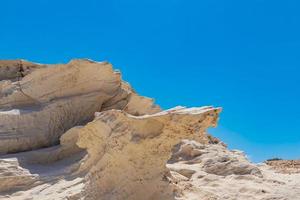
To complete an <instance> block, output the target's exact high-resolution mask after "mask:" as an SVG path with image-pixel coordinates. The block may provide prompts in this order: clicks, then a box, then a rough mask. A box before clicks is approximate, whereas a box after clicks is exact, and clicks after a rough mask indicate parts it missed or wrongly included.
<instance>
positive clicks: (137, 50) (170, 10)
mask: <svg viewBox="0 0 300 200" xmlns="http://www.w3.org/2000/svg"><path fill="white" fill-rule="evenodd" d="M0 7H1V12H0V58H1V59H15V58H23V59H27V60H31V61H36V62H41V63H58V62H68V61H69V60H70V59H71V58H91V59H94V60H100V61H101V60H108V61H110V62H111V63H113V65H114V66H115V68H118V69H120V70H121V71H122V73H123V78H124V79H125V80H128V81H129V82H130V83H131V84H132V85H133V87H134V88H135V89H136V90H137V91H138V92H139V93H140V94H142V95H147V96H150V97H153V98H155V99H156V102H157V103H158V104H160V105H161V106H162V107H163V108H169V107H173V106H175V105H186V106H202V105H215V106H222V107H223V108H224V111H223V113H222V115H221V119H220V124H219V128H217V129H216V130H211V132H212V133H213V134H214V135H216V136H218V137H220V138H221V139H222V140H224V141H225V142H226V143H227V144H228V145H229V147H230V148H239V149H242V150H245V151H246V153H247V154H249V156H250V158H251V159H252V160H254V161H262V160H264V159H266V158H270V157H275V156H276V157H283V158H300V148H299V147H300V106H299V102H300V88H299V87H300V12H299V10H300V1H297V0H294V1H292V0H287V1H279V0H251V1H241V0H237V1H230V0H224V1H221V0H218V1H217V0H209V1H199V0H189V1H186V0H165V1H162V0H151V1H150V0H149V1H143V0H126V1H121V0H119V1H117V0H109V1H101V0H98V1H96V0H94V1H92V0H82V1H76V0H72V1H71V0H69V1H67V0H65V1H62V0H36V1H33V0H26V1H20V0H6V1H4V0H3V1H0Z"/></svg>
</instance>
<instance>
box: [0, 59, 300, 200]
mask: <svg viewBox="0 0 300 200" xmlns="http://www.w3.org/2000/svg"><path fill="white" fill-rule="evenodd" d="M0 80H1V81H0V154H1V156H0V199H15V200H25V199H26V200H29V199H34V200H40V199H43V200H44V199H45V200H56V199H66V200H77V199H87V200H88V199H90V200H126V199H127V200H141V199H143V200H157V199H162V200H175V199H182V200H191V199H194V200H199V199H201V200H218V199H220V200H223V199H231V200H235V199H241V200H243V199H249V200H250V199H251V200H252V199H261V200H262V199H264V200H267V199H269V200H271V199H273V200H274V199H281V200H283V199H287V200H297V199H299V196H300V174H299V173H297V172H298V171H293V173H281V171H282V170H281V171H279V170H275V169H274V168H275V167H276V166H277V164H275V163H272V165H271V164H270V163H268V164H269V165H266V164H260V165H257V164H253V163H251V162H249V161H248V160H247V158H246V157H245V155H244V154H243V153H242V152H241V151H237V150H234V151H230V150H228V149H227V148H226V145H225V144H223V143H222V142H221V141H219V140H218V139H216V138H214V137H212V136H210V135H209V134H208V133H207V132H206V130H207V128H209V127H214V126H216V125H217V121H218V118H219V113H220V112H221V108H217V107H216V108H215V107H211V106H205V107H198V108H185V107H180V106H179V107H175V108H173V109H169V110H165V111H162V110H161V109H160V108H159V106H157V105H155V104H154V103H153V101H152V100H151V99H149V98H146V97H142V96H139V95H138V94H136V93H135V92H134V90H133V89H132V88H131V86H130V85H129V84H128V83H126V82H124V81H122V79H121V74H120V73H119V72H117V71H114V70H113V68H112V65H111V64H109V63H107V62H94V61H91V60H87V59H80V60H72V61H70V62H69V63H67V64H57V65H44V64H35V63H31V62H28V61H24V60H15V61H0ZM149 84H151V83H149ZM179 92H180V91H179ZM280 166H281V167H282V168H284V166H286V165H285V163H282V164H280ZM289 166H290V165H289ZM276 169H278V167H277V168H276ZM280 169H281V168H280ZM285 172H286V171H285ZM289 172H290V171H289Z"/></svg>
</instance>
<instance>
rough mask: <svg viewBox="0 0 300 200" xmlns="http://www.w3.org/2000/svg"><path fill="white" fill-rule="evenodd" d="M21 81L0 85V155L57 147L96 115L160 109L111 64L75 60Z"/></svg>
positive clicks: (30, 75) (138, 112)
mask: <svg viewBox="0 0 300 200" xmlns="http://www.w3.org/2000/svg"><path fill="white" fill-rule="evenodd" d="M11 62H12V61H11ZM8 63H10V62H8ZM26 63H27V62H26ZM27 65H28V66H29V67H30V66H31V65H29V64H27ZM33 66H35V65H33ZM14 69H15V66H14V65H13V66H12V70H14ZM14 71H15V70H14ZM16 73H17V72H16ZM6 74H7V73H6ZM8 75H9V76H12V74H11V73H9V74H8ZM3 76H4V75H3ZM3 76H2V77H3ZM19 78H20V79H19V80H17V81H14V82H13V81H11V80H4V81H2V82H1V87H0V110H1V111H0V116H1V118H0V127H1V130H0V153H9V152H19V151H25V150H30V149H36V148H40V147H47V146H51V145H54V144H57V143H58V140H59V137H60V136H61V135H62V134H63V133H64V132H65V131H67V130H68V129H70V128H72V127H73V126H77V125H83V124H85V123H87V122H88V121H91V120H92V119H93V116H94V113H95V112H96V111H101V110H107V109H113V108H114V109H120V110H126V111H127V112H128V113H132V114H136V115H141V114H145V113H154V112H157V111H159V110H160V109H159V107H158V106H155V105H153V103H152V100H151V99H148V98H144V97H140V96H138V95H137V94H135V93H134V92H133V91H132V89H131V88H130V86H129V85H128V84H127V83H124V82H122V80H121V77H120V73H118V72H115V71H114V70H113V69H112V66H111V65H110V64H109V63H106V62H103V63H98V62H93V61H90V60H73V61H71V62H69V63H68V64H66V65H61V64H59V65H47V66H45V67H43V68H40V69H36V70H33V71H32V72H30V73H29V74H27V75H26V76H25V77H19ZM132 102H134V104H136V105H138V106H139V107H141V108H142V109H140V110H138V111H137V109H136V108H135V107H134V106H132V104H133V103H132Z"/></svg>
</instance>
